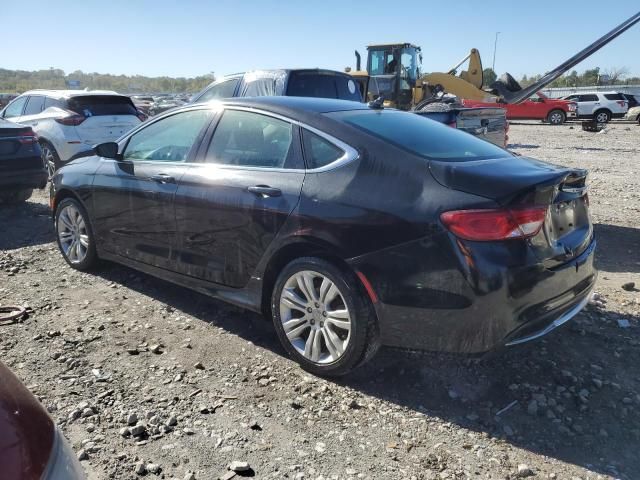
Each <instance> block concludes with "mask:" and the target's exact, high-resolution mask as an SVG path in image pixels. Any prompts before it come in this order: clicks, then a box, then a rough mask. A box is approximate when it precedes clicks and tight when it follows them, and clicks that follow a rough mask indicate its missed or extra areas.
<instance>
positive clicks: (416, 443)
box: [0, 124, 640, 480]
mask: <svg viewBox="0 0 640 480" xmlns="http://www.w3.org/2000/svg"><path fill="white" fill-rule="evenodd" d="M510 136H511V142H512V144H511V148H512V149H513V150H514V151H516V152H518V153H520V154H524V155H532V156H535V157H537V158H540V159H544V160H548V161H552V162H555V163H560V164H565V165H569V166H579V167H586V168H588V169H589V170H590V172H591V181H592V190H591V193H590V199H591V206H592V212H593V218H594V221H595V229H596V233H597V236H598V242H599V247H598V253H597V262H598V266H599V268H600V270H601V271H600V277H599V280H598V286H597V294H596V297H595V298H596V300H595V301H594V302H592V305H590V306H589V307H588V308H587V309H586V311H585V312H583V313H582V314H580V315H579V316H578V317H577V318H576V319H575V320H574V321H573V322H571V323H570V324H569V325H568V326H567V327H565V328H563V329H562V330H560V331H557V332H554V333H553V334H552V335H550V336H548V337H547V338H545V339H544V340H542V341H540V342H538V343H535V344H531V345H527V346H524V347H520V348H517V349H513V350H510V351H508V352H506V353H504V354H502V355H500V356H497V357H493V358H491V359H486V360H483V361H482V362H479V363H477V362H472V361H469V360H468V359H461V358H449V357H443V356H438V355H433V354H415V353H408V352H399V351H395V350H383V351H382V352H381V353H380V354H379V355H378V356H377V357H376V358H375V359H374V360H373V361H372V362H371V363H369V364H368V365H367V366H365V367H364V368H362V369H360V370H358V371H357V372H355V373H354V374H353V375H351V376H349V377H347V378H343V379H340V380H325V379H321V378H316V377H312V376H310V375H308V374H306V373H304V372H303V371H302V370H300V369H299V368H298V367H297V366H296V365H295V364H294V363H293V362H291V361H290V360H289V359H288V358H287V357H286V356H285V354H284V351H283V350H282V348H281V347H280V346H279V344H278V341H277V338H276V336H275V334H274V333H273V331H272V330H271V328H270V325H269V324H268V323H267V322H265V321H263V320H262V319H261V318H260V317H258V316H257V315H254V314H250V313H247V312H244V311H242V310H240V309H237V308H234V307H230V306H227V305H225V304H223V303H220V302H218V301H215V300H211V299H209V298H207V297H204V296H201V295H199V294H196V293H193V292H190V291H188V290H185V289H183V288H179V287H175V286H173V285H171V284H168V283H166V282H164V281H161V280H157V279H154V278H151V277H148V276H146V275H143V274H140V273H137V272H135V271H133V270H130V269H127V268H124V267H120V266H117V265H110V264H105V265H104V266H102V267H101V268H100V269H99V270H98V271H96V272H94V273H92V274H82V273H78V272H75V271H73V270H71V269H70V268H68V267H67V266H66V264H65V263H64V261H63V260H62V257H61V256H60V255H59V253H58V251H57V248H56V247H55V246H54V243H53V232H52V228H51V222H50V218H49V212H48V207H47V201H46V196H45V194H44V193H37V194H36V195H35V196H34V197H33V198H32V199H31V201H29V202H28V203H27V204H25V205H24V206H22V207H20V208H7V207H4V208H1V209H0V224H1V225H2V231H1V232H0V303H2V304H9V303H19V304H26V305H28V306H29V307H30V308H31V309H33V313H32V314H31V315H30V316H29V318H28V319H26V320H25V321H24V322H23V323H20V324H13V325H8V326H0V358H1V359H2V361H4V362H5V363H6V364H8V365H9V367H11V368H12V369H14V370H15V371H16V372H17V374H18V375H19V376H20V377H21V378H22V380H23V381H24V382H25V383H26V384H27V385H28V386H29V388H30V389H31V390H32V391H33V392H34V393H35V394H36V395H37V396H38V397H39V398H40V399H41V400H42V402H43V404H44V405H46V406H47V408H48V409H49V411H50V412H51V414H52V416H53V417H54V418H55V419H56V420H57V422H58V423H59V425H60V426H61V427H62V429H63V430H64V432H65V434H66V435H67V436H68V437H69V438H70V439H71V441H72V443H73V445H74V447H75V449H76V451H77V452H79V454H82V456H83V458H84V457H85V456H86V460H83V462H82V463H83V465H84V466H85V468H86V470H87V472H88V473H89V475H90V477H91V478H100V479H102V478H114V479H125V478H138V477H139V473H136V470H137V471H138V472H140V473H142V474H144V475H146V476H147V478H167V479H169V478H179V479H193V478H195V479H198V480H200V479H215V478H218V477H222V476H224V475H225V474H227V476H226V477H224V478H231V475H232V473H230V472H229V473H228V470H227V466H228V465H229V464H230V463H231V462H232V461H234V460H235V461H244V462H248V463H249V465H250V468H251V470H249V471H248V472H245V473H244V475H248V476H252V475H255V477H256V478H295V479H302V478H304V479H325V480H328V479H342V478H354V479H355V478H371V479H464V478H489V479H510V478H516V477H524V476H527V475H528V474H529V473H531V474H532V475H534V477H533V478H557V479H569V480H575V479H582V480H585V479H596V478H621V479H638V478H640V455H639V454H638V451H639V449H640V370H639V369H638V365H640V352H639V350H638V347H639V337H638V332H639V331H640V330H639V320H640V291H638V290H632V291H627V290H624V289H623V288H622V287H621V286H622V285H623V284H624V283H626V282H631V281H635V282H636V283H637V284H639V285H640V275H639V274H638V273H639V272H640V230H639V229H638V227H640V169H639V168H638V165H639V164H640V127H637V126H635V125H616V126H613V127H610V128H609V129H608V130H607V132H606V133H600V134H591V133H586V132H582V131H581V130H580V129H579V127H578V126H576V127H575V128H571V127H570V126H562V127H548V126H543V125H540V124H532V125H514V126H512V129H511V132H510ZM627 321H628V323H627ZM627 325H628V326H627ZM154 352H155V353H154ZM149 464H151V465H149ZM529 469H530V471H531V472H529ZM519 470H520V471H519ZM145 471H146V473H144V472H145Z"/></svg>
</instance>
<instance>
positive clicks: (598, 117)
mask: <svg viewBox="0 0 640 480" xmlns="http://www.w3.org/2000/svg"><path fill="white" fill-rule="evenodd" d="M593 119H594V120H595V121H596V122H597V123H609V121H610V120H611V112H610V111H609V110H605V109H602V110H597V111H596V112H595V113H594V114H593Z"/></svg>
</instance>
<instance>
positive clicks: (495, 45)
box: [491, 32, 500, 73]
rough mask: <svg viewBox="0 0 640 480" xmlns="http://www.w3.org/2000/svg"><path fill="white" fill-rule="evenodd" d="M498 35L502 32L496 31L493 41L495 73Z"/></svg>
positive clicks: (492, 66)
mask: <svg viewBox="0 0 640 480" xmlns="http://www.w3.org/2000/svg"><path fill="white" fill-rule="evenodd" d="M498 35H500V32H496V39H495V40H494V42H493V65H491V70H493V73H495V72H496V48H497V47H498Z"/></svg>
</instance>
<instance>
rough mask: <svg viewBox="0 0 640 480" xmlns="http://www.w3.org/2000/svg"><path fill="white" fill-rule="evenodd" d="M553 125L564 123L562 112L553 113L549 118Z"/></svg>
mask: <svg viewBox="0 0 640 480" xmlns="http://www.w3.org/2000/svg"><path fill="white" fill-rule="evenodd" d="M549 120H550V122H549V123H551V124H552V125H560V124H561V123H562V114H561V113H558V112H556V113H554V114H552V115H551V118H550V119H549Z"/></svg>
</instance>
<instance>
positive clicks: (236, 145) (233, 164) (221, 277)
mask: <svg viewBox="0 0 640 480" xmlns="http://www.w3.org/2000/svg"><path fill="white" fill-rule="evenodd" d="M298 130H299V129H298V127H297V126H296V125H294V124H292V123H291V122H289V121H287V120H286V119H283V118H276V117H274V116H271V115H269V114H264V113H258V112H255V111H247V110H243V109H235V108H229V107H228V108H227V109H226V110H225V111H224V112H223V113H221V116H220V118H219V121H218V123H217V125H216V126H215V131H213V133H212V134H211V140H210V141H209V140H208V139H205V141H204V143H203V146H202V150H201V151H200V152H199V155H200V158H199V160H200V162H199V163H198V162H197V163H195V164H194V165H192V166H191V167H190V168H189V169H188V170H187V171H186V173H185V175H184V177H183V178H182V181H181V182H180V185H179V187H178V190H177V192H176V202H175V204H176V219H177V230H178V253H177V257H178V268H179V271H180V272H181V273H184V274H186V275H191V276H194V277H197V278H200V279H205V280H209V281H212V282H216V283H220V284H223V285H227V286H232V287H243V286H244V285H246V284H247V282H248V281H249V279H250V277H251V274H252V273H253V272H254V271H255V268H256V266H257V265H258V263H259V261H260V259H261V258H262V257H263V255H264V253H265V251H266V250H267V248H268V247H269V245H270V244H271V242H272V241H273V239H274V238H275V236H276V235H277V233H278V231H279V230H280V228H281V227H282V225H283V224H284V222H285V220H286V219H287V217H288V216H289V215H290V214H291V212H292V211H293V210H294V208H295V207H296V205H297V204H298V201H299V198H300V191H301V189H302V182H303V180H304V176H305V171H304V162H303V158H302V152H301V146H300V139H299V131H298Z"/></svg>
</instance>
